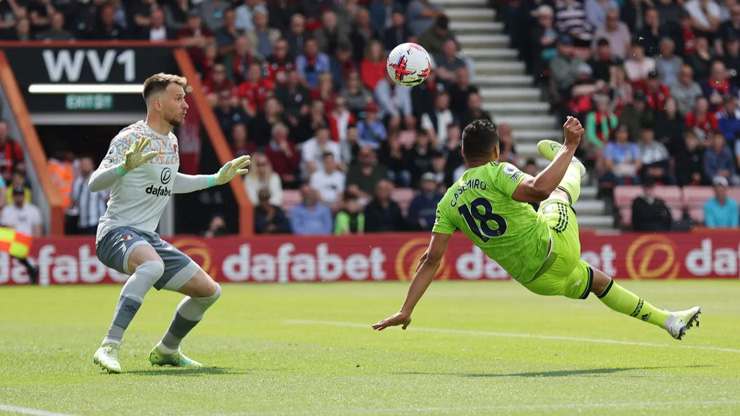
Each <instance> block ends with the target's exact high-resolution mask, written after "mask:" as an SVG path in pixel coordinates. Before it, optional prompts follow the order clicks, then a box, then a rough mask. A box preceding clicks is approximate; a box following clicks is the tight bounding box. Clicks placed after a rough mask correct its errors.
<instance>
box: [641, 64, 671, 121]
mask: <svg viewBox="0 0 740 416" xmlns="http://www.w3.org/2000/svg"><path fill="white" fill-rule="evenodd" d="M634 85H635V86H636V87H637V89H638V90H640V91H642V92H643V93H644V94H645V99H646V100H647V105H648V107H650V108H651V109H652V110H654V111H661V110H663V107H664V104H665V100H667V99H668V98H670V96H671V93H670V90H668V87H666V86H665V85H664V84H663V83H661V82H660V77H658V73H657V72H656V71H651V72H650V73H648V76H647V79H646V80H644V81H638V82H635V83H634Z"/></svg>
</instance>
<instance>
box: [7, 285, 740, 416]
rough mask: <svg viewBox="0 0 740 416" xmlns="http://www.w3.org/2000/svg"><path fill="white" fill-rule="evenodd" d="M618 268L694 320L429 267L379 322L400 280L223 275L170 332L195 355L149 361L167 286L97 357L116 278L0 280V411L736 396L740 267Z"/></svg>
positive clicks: (653, 401) (430, 409)
mask: <svg viewBox="0 0 740 416" xmlns="http://www.w3.org/2000/svg"><path fill="white" fill-rule="evenodd" d="M622 283H623V284H624V285H625V286H626V287H628V288H630V289H632V290H633V291H635V292H636V293H639V294H640V295H641V296H643V297H645V298H646V299H648V300H650V301H651V302H653V303H654V304H655V305H657V306H659V307H664V308H668V309H684V308H688V307H690V306H693V305H695V304H698V305H700V306H702V309H703V311H704V314H703V315H702V317H701V326H700V327H699V328H698V329H697V328H694V329H692V330H691V331H689V332H688V334H687V336H686V338H685V340H684V341H682V342H678V341H674V340H673V339H671V338H670V336H669V335H668V334H667V333H666V332H665V331H663V330H659V329H658V328H656V327H653V326H651V325H648V324H645V323H642V322H639V321H637V320H635V319H632V318H629V317H625V316H621V315H618V314H616V313H614V312H611V311H610V310H608V309H607V308H606V307H604V306H603V305H602V304H601V303H600V302H599V301H598V300H597V299H595V297H593V296H592V297H591V298H589V299H588V300H586V301H572V300H567V299H563V298H545V297H539V296H536V295H533V294H530V293H528V292H527V291H526V290H525V289H523V288H522V287H520V286H519V285H517V284H516V283H514V282H435V283H434V284H433V285H432V286H431V288H430V290H429V292H428V293H427V296H426V297H425V298H424V299H422V301H421V303H420V305H419V307H418V308H417V311H416V312H415V314H414V321H413V323H412V325H411V327H410V328H409V330H408V331H406V332H403V331H401V330H400V329H397V328H393V329H389V330H386V331H383V332H381V333H377V332H374V331H372V330H371V329H370V324H372V323H374V322H376V321H377V320H379V319H381V318H384V317H386V316H387V315H389V314H391V313H392V312H394V311H396V310H397V309H398V307H399V306H400V303H401V301H402V299H403V296H404V295H405V291H406V287H407V283H406V282H399V283H332V284H290V285H235V284H232V285H224V291H223V296H222V297H221V299H220V301H219V302H218V303H217V304H216V305H215V306H214V307H213V308H212V309H211V310H210V311H209V312H208V313H207V314H206V319H205V320H204V321H203V322H202V323H201V325H199V326H198V327H197V328H196V329H195V330H194V331H193V332H192V333H191V335H190V336H189V337H188V338H186V340H185V342H184V343H183V352H185V353H186V354H187V355H189V356H191V357H192V358H194V359H196V360H198V361H201V362H203V363H204V364H205V365H206V368H203V369H199V370H183V369H172V368H153V367H151V366H150V365H149V363H148V361H147V355H148V353H149V350H150V349H151V348H152V346H153V345H154V344H155V343H156V342H157V341H158V339H159V337H160V336H161V335H162V333H163V332H164V331H165V329H166V327H167V325H168V324H169V321H170V319H171V317H172V314H173V311H174V308H175V306H176V305H177V303H178V302H179V301H180V299H181V296H179V295H176V294H172V293H167V292H155V291H152V292H150V293H149V295H147V298H146V300H145V302H144V306H143V307H142V309H141V311H140V312H139V314H138V316H137V317H136V319H135V320H134V322H133V324H132V326H131V327H130V328H129V331H128V332H127V334H126V337H125V338H124V345H123V348H122V351H121V362H122V366H123V370H124V373H123V374H121V375H109V374H104V373H102V372H101V371H100V369H99V368H98V367H97V366H95V365H93V364H92V355H93V353H94V352H95V349H96V348H97V347H98V344H99V343H100V340H101V339H102V337H103V336H104V335H105V331H106V329H107V327H108V324H109V323H110V319H111V316H112V313H113V308H114V306H115V302H116V300H117V297H118V292H119V290H120V287H118V286H112V285H111V286H89V287H81V286H78V287H46V288H35V287H13V288H0V413H3V412H4V411H5V412H8V411H12V410H13V409H15V410H19V408H25V409H36V410H37V411H46V412H56V413H63V414H72V415H97V414H113V415H139V414H153V415H172V414H187V415H215V414H221V415H237V414H239V415H247V414H256V415H273V414H274V415H282V414H286V415H292V414H298V415H302V414H311V415H313V414H319V415H320V414H340V415H342V414H403V415H406V414H425V415H426V414H444V415H462V414H526V415H539V414H563V415H565V414H568V415H570V414H576V413H578V414H610V415H611V414H625V415H630V416H634V415H635V414H651V415H652V414H671V415H676V414H686V415H699V414H702V415H704V414H717V415H728V414H740V394H739V393H740V334H738V329H740V303H738V300H737V292H738V289H740V282H738V281H710V280H706V281H675V280H674V281H656V282H633V281H626V282H625V281H623V282H622ZM13 406H15V407H13ZM27 411H30V410H27ZM11 413H12V412H11ZM36 414H44V413H39V412H37V413H36ZM46 414H47V415H51V413H46Z"/></svg>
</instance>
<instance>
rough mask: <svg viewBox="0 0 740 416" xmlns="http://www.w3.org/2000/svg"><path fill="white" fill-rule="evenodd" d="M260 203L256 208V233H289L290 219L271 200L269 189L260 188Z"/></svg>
mask: <svg viewBox="0 0 740 416" xmlns="http://www.w3.org/2000/svg"><path fill="white" fill-rule="evenodd" d="M258 198H259V199H258V203H257V204H255V205H257V206H256V207H255V208H254V232H255V233H256V234H288V233H290V220H288V217H287V216H286V215H285V212H284V211H283V209H282V208H280V206H279V205H278V204H275V203H273V202H271V200H272V197H271V195H270V191H269V190H268V189H260V190H259V192H258Z"/></svg>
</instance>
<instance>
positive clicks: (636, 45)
mask: <svg viewBox="0 0 740 416" xmlns="http://www.w3.org/2000/svg"><path fill="white" fill-rule="evenodd" d="M624 70H625V71H626V72H627V77H628V78H629V79H630V81H632V82H636V81H640V80H644V79H646V78H647V76H648V74H649V73H651V72H653V71H655V60H654V59H653V58H651V57H649V56H645V47H644V46H643V45H642V43H640V42H639V40H637V39H635V40H634V41H633V42H632V52H631V54H630V58H629V59H627V60H626V61H624Z"/></svg>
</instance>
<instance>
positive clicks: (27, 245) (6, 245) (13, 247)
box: [0, 227, 33, 259]
mask: <svg viewBox="0 0 740 416" xmlns="http://www.w3.org/2000/svg"><path fill="white" fill-rule="evenodd" d="M31 243H33V237H32V236H30V235H26V234H23V233H20V232H18V231H16V230H14V229H12V228H4V227H0V251H5V252H8V253H10V255H11V256H13V257H17V258H19V259H25V258H26V257H27V256H28V251H29V250H30V249H31Z"/></svg>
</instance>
